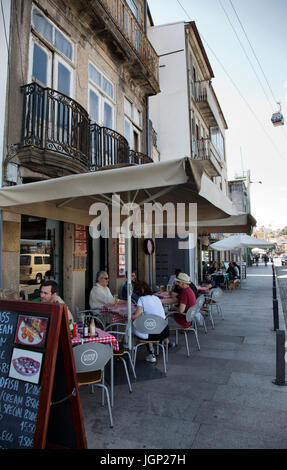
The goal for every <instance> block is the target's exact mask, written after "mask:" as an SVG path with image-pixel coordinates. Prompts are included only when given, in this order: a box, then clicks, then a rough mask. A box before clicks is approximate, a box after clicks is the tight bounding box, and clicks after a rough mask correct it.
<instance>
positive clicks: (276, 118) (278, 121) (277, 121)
mask: <svg viewBox="0 0 287 470" xmlns="http://www.w3.org/2000/svg"><path fill="white" fill-rule="evenodd" d="M271 122H272V124H273V126H284V116H283V114H281V113H280V112H277V113H274V114H272V117H271Z"/></svg>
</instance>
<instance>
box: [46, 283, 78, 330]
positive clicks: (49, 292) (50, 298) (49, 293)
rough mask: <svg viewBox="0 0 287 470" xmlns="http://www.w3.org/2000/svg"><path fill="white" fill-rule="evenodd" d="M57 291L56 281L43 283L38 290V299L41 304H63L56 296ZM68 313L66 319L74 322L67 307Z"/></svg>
mask: <svg viewBox="0 0 287 470" xmlns="http://www.w3.org/2000/svg"><path fill="white" fill-rule="evenodd" d="M57 291H58V284H57V282H56V281H53V280H50V281H45V282H43V284H42V286H41V290H40V297H41V302H47V303H56V304H61V305H63V304H65V302H64V301H63V300H62V299H61V297H59V296H58V295H57ZM67 311H68V319H69V320H72V321H74V318H73V315H72V314H71V312H70V310H69V308H68V307H67Z"/></svg>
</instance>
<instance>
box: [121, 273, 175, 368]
mask: <svg viewBox="0 0 287 470" xmlns="http://www.w3.org/2000/svg"><path fill="white" fill-rule="evenodd" d="M134 292H135V294H136V295H137V296H138V297H139V299H138V303H137V308H136V310H135V312H134V313H133V314H132V317H131V318H132V320H135V319H136V318H138V317H139V316H141V315H142V314H143V313H144V315H158V316H159V317H162V318H165V312H164V309H163V306H162V303H161V301H160V299H159V298H158V297H157V296H156V295H153V292H152V290H151V288H150V286H149V285H148V284H147V283H146V282H145V281H138V282H137V283H136V284H135V287H134ZM120 314H121V315H122V316H126V314H124V313H120ZM134 334H135V335H136V336H138V337H139V338H141V339H150V340H152V341H157V340H159V341H162V340H164V339H166V338H168V335H169V330H168V326H167V327H166V328H165V329H164V330H163V331H162V332H161V333H160V334H159V335H148V334H143V333H140V332H139V331H137V330H136V329H134ZM147 350H148V353H149V355H148V356H147V357H146V361H148V362H152V363H155V362H156V357H155V355H154V349H153V344H152V343H148V344H147Z"/></svg>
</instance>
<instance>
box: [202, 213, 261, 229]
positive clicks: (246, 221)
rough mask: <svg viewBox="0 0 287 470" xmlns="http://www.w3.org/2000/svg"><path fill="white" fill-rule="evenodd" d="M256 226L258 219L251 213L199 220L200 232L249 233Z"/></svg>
mask: <svg viewBox="0 0 287 470" xmlns="http://www.w3.org/2000/svg"><path fill="white" fill-rule="evenodd" d="M255 226H256V220H255V219H254V217H252V215H251V214H240V215H232V216H230V217H225V218H224V219H214V220H199V221H198V227H197V229H198V233H200V232H209V233H218V232H220V233H249V232H251V230H252V227H255Z"/></svg>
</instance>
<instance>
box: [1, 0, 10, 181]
mask: <svg viewBox="0 0 287 470" xmlns="http://www.w3.org/2000/svg"><path fill="white" fill-rule="evenodd" d="M2 6H3V14H2V9H1V8H0V69H1V74H0V109H1V113H0V185H2V169H3V158H4V155H3V153H4V148H3V145H4V132H5V116H6V113H5V109H6V94H7V77H8V50H7V41H8V48H9V38H10V17H11V0H5V1H2ZM5 30H6V37H7V41H6V37H5Z"/></svg>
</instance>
